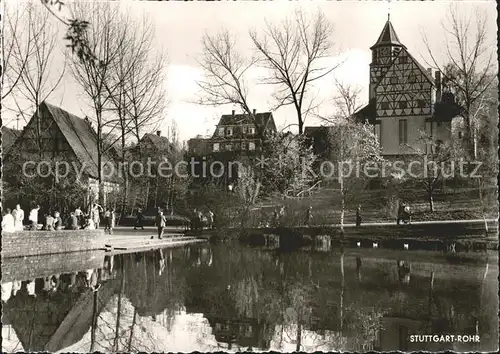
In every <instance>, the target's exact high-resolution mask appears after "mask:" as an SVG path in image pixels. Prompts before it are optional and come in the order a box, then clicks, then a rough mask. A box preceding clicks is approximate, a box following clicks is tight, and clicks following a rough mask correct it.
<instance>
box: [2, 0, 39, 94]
mask: <svg viewBox="0 0 500 354" xmlns="http://www.w3.org/2000/svg"><path fill="white" fill-rule="evenodd" d="M31 10H32V6H31V5H28V8H27V9H23V8H21V6H8V5H5V7H4V20H3V26H2V27H3V40H4V43H3V46H2V100H5V99H6V98H7V96H9V95H10V94H11V93H12V91H13V89H14V88H15V87H16V85H17V84H18V82H19V81H20V79H21V74H22V73H23V71H24V68H25V66H26V64H27V63H28V59H29V58H30V55H31V54H32V53H33V51H32V47H33V41H35V40H36V38H37V36H38V33H33V32H32V30H33V26H24V27H23V26H22V24H21V23H22V22H24V23H28V21H29V19H30V12H31Z"/></svg>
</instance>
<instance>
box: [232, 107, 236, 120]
mask: <svg viewBox="0 0 500 354" xmlns="http://www.w3.org/2000/svg"><path fill="white" fill-rule="evenodd" d="M235 113H236V111H235V110H234V109H233V118H234V114H235Z"/></svg>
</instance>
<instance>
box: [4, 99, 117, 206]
mask: <svg viewBox="0 0 500 354" xmlns="http://www.w3.org/2000/svg"><path fill="white" fill-rule="evenodd" d="M39 116H40V119H38V116H37V115H36V114H34V115H33V117H32V118H31V119H30V121H29V122H28V124H27V125H26V127H25V128H24V129H23V131H22V132H21V133H20V134H19V136H18V137H17V139H16V140H15V142H14V143H13V144H12V146H11V147H10V149H9V150H8V151H7V152H6V153H5V155H4V161H3V162H4V169H5V168H6V167H8V169H7V171H9V167H10V168H12V169H11V170H12V171H17V169H19V168H21V166H22V165H23V164H25V163H26V162H30V163H31V164H32V165H33V166H34V165H35V164H39V163H40V162H41V164H40V165H42V164H44V165H45V166H50V168H51V169H52V170H54V168H55V166H56V163H63V162H66V163H68V164H69V166H70V168H69V173H68V176H66V177H65V178H68V179H70V180H71V181H73V179H74V178H75V177H76V176H77V175H78V174H80V178H79V182H80V183H81V184H82V185H83V186H85V187H86V188H87V190H88V196H87V197H88V199H87V200H88V201H89V202H90V201H91V200H92V199H93V200H95V199H97V196H98V193H99V191H98V188H99V183H98V178H99V172H98V153H97V149H98V147H97V141H98V138H97V133H96V131H95V130H94V128H93V127H92V125H91V122H90V120H89V119H88V118H85V119H82V118H79V117H77V116H76V115H74V114H71V113H69V112H67V111H65V110H63V109H61V108H59V107H56V106H54V105H52V104H50V103H48V102H45V101H44V102H42V103H41V104H40V106H39ZM37 131H38V132H40V133H39V134H38V133H37ZM117 157H118V156H117V153H116V151H115V150H114V149H113V148H109V149H108V150H107V151H106V152H105V153H104V154H102V161H101V163H102V165H103V170H102V171H103V181H104V196H105V199H106V195H107V194H108V193H109V192H111V191H113V190H116V189H117V188H119V185H120V176H119V171H118V169H117V164H116V161H117V160H116V159H117ZM28 167H29V166H28ZM7 171H6V172H7ZM60 171H61V173H63V172H62V171H63V169H62V168H61V170H60ZM18 172H19V173H22V172H21V170H19V171H18ZM12 177H14V176H12ZM7 178H9V176H7ZM105 202H106V200H105Z"/></svg>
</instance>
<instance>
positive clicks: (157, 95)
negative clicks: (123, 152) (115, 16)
mask: <svg viewBox="0 0 500 354" xmlns="http://www.w3.org/2000/svg"><path fill="white" fill-rule="evenodd" d="M154 37H155V32H154V28H153V26H152V23H151V22H149V21H148V20H147V19H146V18H144V19H143V23H142V30H141V34H140V35H139V38H141V39H139V40H138V43H137V44H136V46H137V47H138V49H139V50H137V52H136V54H135V57H136V58H135V59H136V60H135V62H134V65H132V66H131V67H130V72H129V75H128V78H127V90H126V92H125V95H126V100H127V101H128V102H129V104H130V106H129V108H128V109H127V114H128V116H129V119H130V120H131V124H130V126H131V128H133V129H132V130H131V134H132V135H133V137H134V140H136V142H137V143H138V142H139V140H140V139H141V135H142V134H141V133H142V132H143V131H153V130H155V128H156V127H157V126H158V124H159V123H160V122H161V120H162V119H163V116H164V113H165V110H166V106H167V97H166V91H165V89H164V87H163V83H164V82H165V79H166V69H165V68H166V65H167V63H168V62H167V57H166V54H165V52H164V51H162V50H158V49H157V48H155V47H154V45H153V41H152V40H153V38H154ZM154 52H156V55H153V53H154Z"/></svg>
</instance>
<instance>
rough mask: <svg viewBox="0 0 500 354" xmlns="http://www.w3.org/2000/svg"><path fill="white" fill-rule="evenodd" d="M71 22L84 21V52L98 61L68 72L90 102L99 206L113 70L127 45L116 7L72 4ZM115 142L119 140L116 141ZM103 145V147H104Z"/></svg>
mask: <svg viewBox="0 0 500 354" xmlns="http://www.w3.org/2000/svg"><path fill="white" fill-rule="evenodd" d="M72 14H73V17H74V18H79V19H85V20H86V21H87V22H88V23H90V25H89V26H87V27H86V30H85V31H84V32H83V33H82V37H83V40H84V43H85V46H86V48H87V50H89V51H90V52H91V53H92V54H93V55H94V56H95V57H96V58H98V60H85V59H83V58H82V57H81V56H78V58H75V60H74V61H73V63H72V66H71V72H72V75H73V77H74V78H75V80H76V81H77V82H78V83H79V84H80V85H81V86H82V88H83V90H84V92H85V93H86V95H87V96H88V97H89V98H90V101H91V106H92V108H93V110H94V115H95V116H94V117H93V120H94V122H95V124H96V133H97V164H98V181H99V202H100V203H104V194H103V192H104V191H103V187H104V179H103V157H104V156H105V154H106V153H107V152H108V151H109V150H110V149H112V146H113V144H112V143H109V144H105V142H106V141H107V140H108V139H106V137H107V136H108V135H109V134H111V133H112V132H113V130H114V129H115V128H116V126H117V121H116V120H115V119H112V117H111V115H110V114H107V113H109V112H108V111H109V110H110V109H111V108H112V106H111V104H112V103H113V101H112V100H113V99H115V97H116V96H115V95H116V90H117V88H118V86H119V85H120V82H119V81H118V82H117V81H116V80H113V79H114V74H115V71H114V70H115V68H116V66H117V63H119V62H120V60H121V57H120V54H121V53H122V49H121V48H123V46H125V45H126V44H127V39H128V36H127V30H128V27H127V26H126V23H125V22H124V21H122V19H121V18H120V13H119V9H118V7H117V6H115V5H113V4H110V3H94V4H84V3H75V4H74V5H73V7H72ZM118 139H119V138H118ZM106 145H107V146H106Z"/></svg>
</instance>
